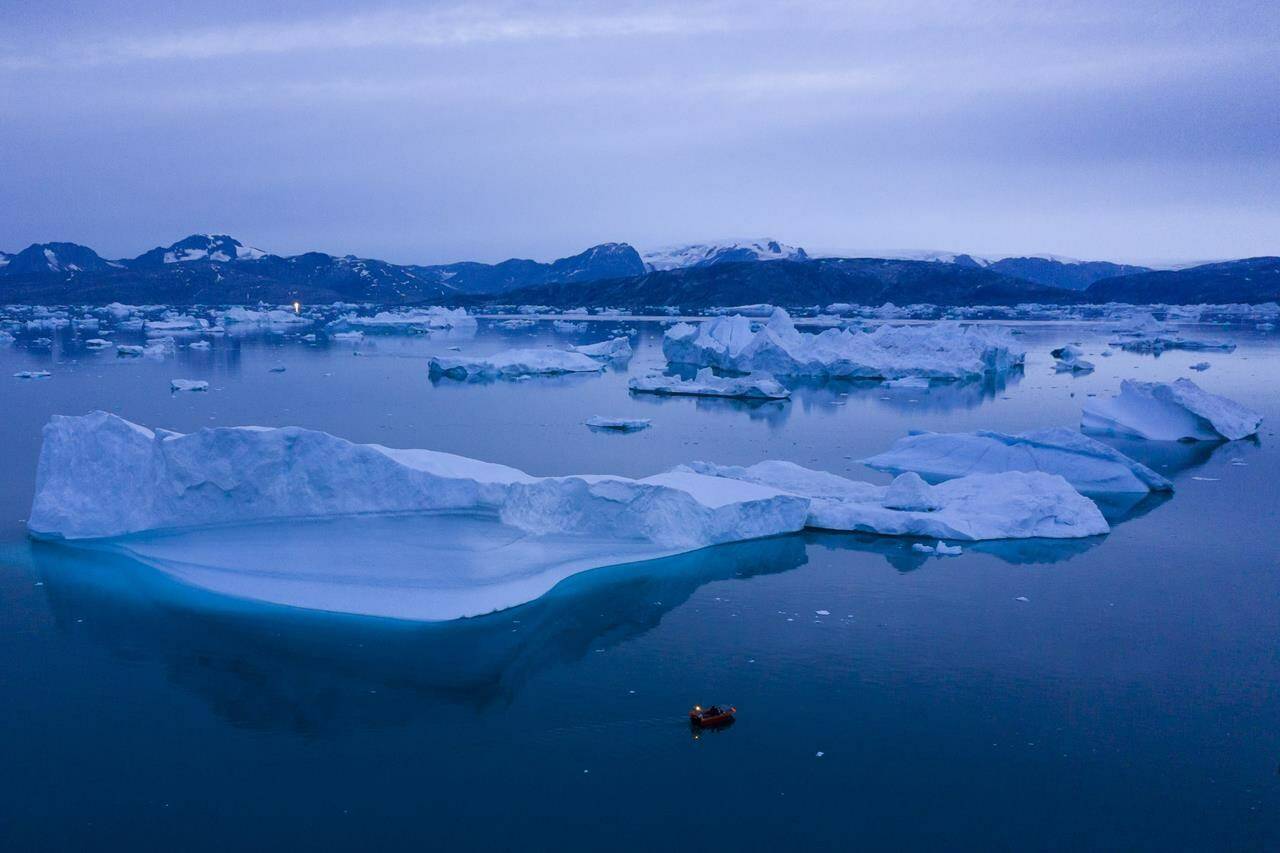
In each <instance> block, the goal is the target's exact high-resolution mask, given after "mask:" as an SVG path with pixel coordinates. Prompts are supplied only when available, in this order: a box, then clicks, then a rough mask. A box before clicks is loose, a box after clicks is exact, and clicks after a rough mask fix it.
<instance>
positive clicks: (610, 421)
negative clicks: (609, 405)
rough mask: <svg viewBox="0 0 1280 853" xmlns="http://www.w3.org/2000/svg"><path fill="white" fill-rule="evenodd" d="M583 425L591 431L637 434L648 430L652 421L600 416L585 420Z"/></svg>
mask: <svg viewBox="0 0 1280 853" xmlns="http://www.w3.org/2000/svg"><path fill="white" fill-rule="evenodd" d="M585 423H586V425H587V426H589V427H591V428H592V429H604V430H613V431H615V432H637V431H639V430H642V429H648V428H649V425H650V424H651V423H652V421H650V420H649V419H648V418H606V417H603V416H601V415H595V416H593V417H590V418H587V420H586V421H585Z"/></svg>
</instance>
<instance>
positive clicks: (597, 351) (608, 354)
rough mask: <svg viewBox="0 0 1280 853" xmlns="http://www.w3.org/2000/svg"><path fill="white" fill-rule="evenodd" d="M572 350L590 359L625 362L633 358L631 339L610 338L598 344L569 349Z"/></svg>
mask: <svg viewBox="0 0 1280 853" xmlns="http://www.w3.org/2000/svg"><path fill="white" fill-rule="evenodd" d="M569 349H570V350H572V351H573V352H576V353H581V354H582V355H585V356H588V357H590V358H604V359H610V360H614V359H616V360H619V361H621V360H624V359H628V358H631V340H630V339H629V338H610V339H609V340H607V341H600V343H597V344H583V345H582V346H576V347H569Z"/></svg>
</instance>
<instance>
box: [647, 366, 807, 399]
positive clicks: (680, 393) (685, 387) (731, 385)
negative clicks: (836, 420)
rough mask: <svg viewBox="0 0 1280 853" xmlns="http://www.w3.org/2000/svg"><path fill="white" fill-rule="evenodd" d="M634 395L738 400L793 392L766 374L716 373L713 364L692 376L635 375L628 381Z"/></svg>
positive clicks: (771, 397) (788, 395)
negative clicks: (724, 374)
mask: <svg viewBox="0 0 1280 853" xmlns="http://www.w3.org/2000/svg"><path fill="white" fill-rule="evenodd" d="M627 387H628V388H629V389H630V390H631V392H632V393H633V394H657V395H658V396H661V397H731V398H734V399H738V400H786V399H787V398H789V397H790V396H791V392H790V391H788V390H787V389H786V388H783V387H782V384H781V383H779V382H778V380H776V379H774V378H773V377H772V376H769V375H767V374H760V375H756V374H748V375H746V376H729V377H722V376H716V375H715V371H713V370H712V369H711V368H710V367H704V368H702V369H701V370H699V371H698V373H697V375H696V376H695V377H694V378H693V379H681V378H680V377H679V376H633V377H632V378H631V381H630V382H628V383H627Z"/></svg>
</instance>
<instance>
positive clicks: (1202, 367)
mask: <svg viewBox="0 0 1280 853" xmlns="http://www.w3.org/2000/svg"><path fill="white" fill-rule="evenodd" d="M1191 369H1192V370H1196V371H1199V372H1201V373H1203V372H1204V371H1206V370H1208V369H1209V362H1207V361H1197V362H1196V363H1195V364H1193V365H1191Z"/></svg>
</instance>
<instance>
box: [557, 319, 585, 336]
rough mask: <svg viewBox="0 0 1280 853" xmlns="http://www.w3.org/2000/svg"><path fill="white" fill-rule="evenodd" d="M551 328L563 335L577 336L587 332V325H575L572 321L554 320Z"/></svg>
mask: <svg viewBox="0 0 1280 853" xmlns="http://www.w3.org/2000/svg"><path fill="white" fill-rule="evenodd" d="M551 328H553V329H555V330H556V331H557V332H560V333H561V334H563V335H576V334H578V333H579V332H585V331H586V330H587V324H586V323H575V322H573V321H571V320H554V321H552V323H551Z"/></svg>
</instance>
